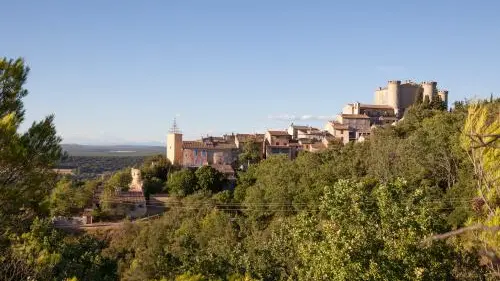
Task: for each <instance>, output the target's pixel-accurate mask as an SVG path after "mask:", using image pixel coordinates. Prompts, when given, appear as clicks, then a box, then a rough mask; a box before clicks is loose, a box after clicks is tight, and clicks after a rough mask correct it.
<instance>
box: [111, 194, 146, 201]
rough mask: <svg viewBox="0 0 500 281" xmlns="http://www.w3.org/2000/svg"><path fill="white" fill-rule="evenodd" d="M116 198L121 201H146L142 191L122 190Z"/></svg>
mask: <svg viewBox="0 0 500 281" xmlns="http://www.w3.org/2000/svg"><path fill="white" fill-rule="evenodd" d="M117 200H118V201H119V202H122V203H125V202H127V203H146V199H145V198H144V194H143V193H142V191H122V192H120V194H119V195H118V198H117Z"/></svg>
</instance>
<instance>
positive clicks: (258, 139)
mask: <svg viewBox="0 0 500 281" xmlns="http://www.w3.org/2000/svg"><path fill="white" fill-rule="evenodd" d="M236 138H237V139H238V142H247V141H249V140H253V141H256V142H263V141H264V134H236Z"/></svg>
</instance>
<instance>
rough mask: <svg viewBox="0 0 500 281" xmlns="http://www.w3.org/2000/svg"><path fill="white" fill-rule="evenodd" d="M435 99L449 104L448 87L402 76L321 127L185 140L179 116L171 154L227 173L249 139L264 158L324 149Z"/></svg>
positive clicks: (169, 147)
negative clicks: (402, 79) (368, 101)
mask: <svg viewBox="0 0 500 281" xmlns="http://www.w3.org/2000/svg"><path fill="white" fill-rule="evenodd" d="M435 100H439V101H441V102H442V103H443V104H444V107H447V106H448V91H446V90H438V88H437V82H434V81H430V82H422V83H415V82H413V81H411V80H407V81H405V82H403V83H402V82H401V81H399V80H397V81H389V82H388V83H387V86H385V87H379V88H378V89H377V90H375V93H374V103H373V104H364V103H360V102H353V103H349V104H346V105H345V106H344V107H343V109H342V112H341V113H340V114H338V116H337V118H336V120H330V121H328V122H327V123H326V124H325V126H324V128H322V129H320V128H314V127H311V126H303V125H296V124H293V123H292V124H291V125H290V126H289V127H288V129H286V130H268V131H267V132H265V133H263V134H230V135H223V136H207V137H204V138H202V139H200V140H193V141H186V140H183V136H182V133H181V131H180V130H179V128H178V127H177V124H176V122H175V120H174V124H173V126H172V129H171V130H170V132H169V133H168V136H167V158H168V159H169V160H170V162H171V163H173V164H175V165H180V166H183V167H200V166H204V165H211V166H213V167H214V168H216V169H218V170H220V171H222V172H226V173H228V171H230V170H231V166H233V167H234V164H235V163H237V161H238V156H239V154H240V153H241V151H242V149H243V147H244V145H245V144H246V143H248V142H250V141H251V142H253V143H254V144H256V145H257V146H258V147H259V150H260V158H261V159H264V158H267V157H269V156H270V155H274V154H285V155H288V157H289V158H290V159H293V158H295V157H296V156H297V155H298V153H299V152H300V151H309V152H317V151H321V150H324V149H326V148H328V146H329V145H331V144H332V143H333V142H337V143H343V144H346V143H348V142H353V141H358V142H361V141H364V140H365V139H366V138H369V136H370V133H371V130H372V129H373V128H375V127H377V126H383V125H391V124H395V123H396V122H398V121H399V120H401V119H402V118H403V115H404V112H405V110H406V109H407V108H409V107H410V106H411V105H412V104H415V103H418V102H431V101H435Z"/></svg>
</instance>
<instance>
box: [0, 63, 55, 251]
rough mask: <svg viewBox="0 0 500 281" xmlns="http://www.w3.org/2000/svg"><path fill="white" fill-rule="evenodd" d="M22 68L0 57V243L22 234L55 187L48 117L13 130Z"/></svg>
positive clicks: (19, 113)
mask: <svg viewBox="0 0 500 281" xmlns="http://www.w3.org/2000/svg"><path fill="white" fill-rule="evenodd" d="M28 71H29V69H28V67H26V66H25V64H24V61H23V60H22V59H17V60H15V61H14V60H7V59H0V147H1V149H0V221H1V222H2V223H1V224H0V244H1V243H2V240H5V239H6V236H5V235H6V234H7V233H9V232H16V233H20V232H23V231H25V230H27V229H28V228H29V225H30V224H31V222H32V220H33V218H34V217H35V216H37V215H38V216H44V215H46V214H47V213H48V212H47V209H46V208H45V206H44V205H43V204H42V202H44V201H45V199H46V197H47V196H48V194H49V192H50V189H51V188H52V186H53V185H55V179H56V178H55V175H54V173H53V172H52V170H51V169H52V168H53V167H54V166H55V165H56V163H57V161H58V160H59V159H60V156H61V148H60V146H59V143H60V141H61V139H60V138H59V137H58V136H57V135H56V130H55V127H54V124H53V122H54V116H48V117H46V118H45V119H43V120H42V121H39V122H33V124H32V125H31V127H29V128H28V130H27V131H26V132H25V133H22V134H21V133H18V131H19V126H20V124H21V123H22V121H23V120H24V107H23V102H22V98H23V97H25V96H26V95H27V94H28V92H27V90H26V89H24V83H25V82H26V77H27V75H28ZM0 247H1V245H0Z"/></svg>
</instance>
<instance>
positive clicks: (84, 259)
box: [0, 220, 116, 281]
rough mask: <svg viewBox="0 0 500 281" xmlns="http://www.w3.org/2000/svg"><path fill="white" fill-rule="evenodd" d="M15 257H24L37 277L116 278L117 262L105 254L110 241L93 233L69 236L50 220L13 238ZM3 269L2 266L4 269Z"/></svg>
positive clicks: (43, 278)
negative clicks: (99, 238) (92, 235)
mask: <svg viewBox="0 0 500 281" xmlns="http://www.w3.org/2000/svg"><path fill="white" fill-rule="evenodd" d="M11 239H12V243H13V244H12V247H11V249H12V254H11V259H12V260H17V261H23V262H24V263H25V264H26V266H27V267H26V268H29V269H31V270H30V271H17V273H18V274H19V279H17V280H27V279H26V276H24V278H23V275H25V274H26V273H28V274H30V275H31V276H33V277H34V278H35V280H65V279H67V278H68V279H69V278H77V280H81V281H85V280H88V281H90V280H104V281H107V280H116V273H115V272H116V264H115V263H114V262H113V261H112V260H110V259H108V258H105V257H103V256H102V255H101V251H102V250H103V249H104V248H105V246H106V243H104V242H103V241H99V240H97V239H95V238H93V237H91V236H87V235H83V236H78V237H73V236H66V235H65V234H63V233H61V232H59V231H57V230H54V229H52V228H51V227H50V226H49V223H48V222H47V221H42V220H35V221H34V222H33V224H32V226H31V229H30V231H29V232H26V233H24V234H22V235H21V236H13V237H12V238H11ZM0 273H1V270H0Z"/></svg>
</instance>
